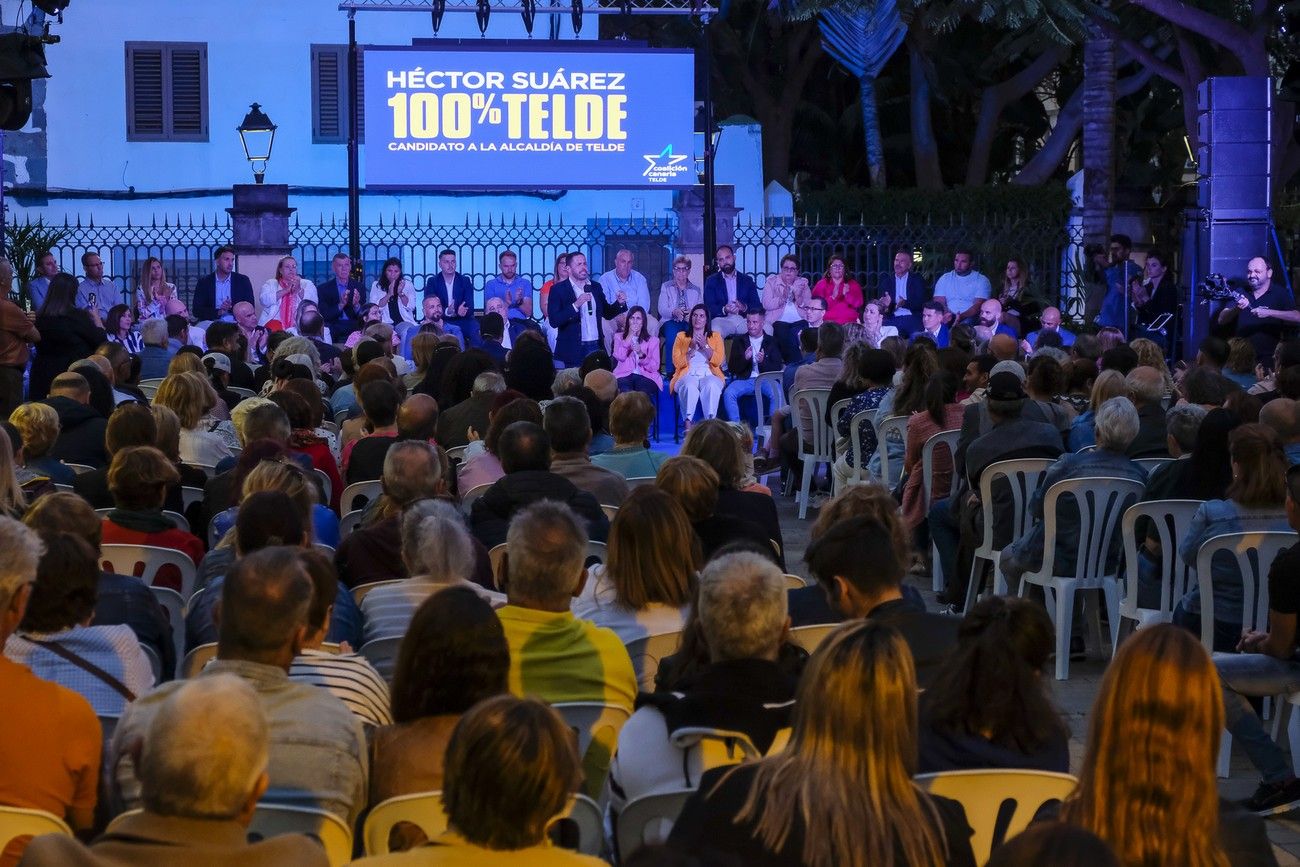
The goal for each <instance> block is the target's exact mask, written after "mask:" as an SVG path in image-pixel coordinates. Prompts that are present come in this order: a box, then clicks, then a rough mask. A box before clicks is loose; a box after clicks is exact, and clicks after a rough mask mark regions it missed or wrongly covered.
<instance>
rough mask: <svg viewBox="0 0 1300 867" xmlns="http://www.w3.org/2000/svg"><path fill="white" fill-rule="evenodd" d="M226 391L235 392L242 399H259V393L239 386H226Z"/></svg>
mask: <svg viewBox="0 0 1300 867" xmlns="http://www.w3.org/2000/svg"><path fill="white" fill-rule="evenodd" d="M226 390H227V391H233V392H234V393H235V394H237V395H239V396H240V397H257V392H255V391H253V390H252V389H251V388H240V387H239V386H238V385H228V386H226Z"/></svg>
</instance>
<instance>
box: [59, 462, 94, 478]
mask: <svg viewBox="0 0 1300 867" xmlns="http://www.w3.org/2000/svg"><path fill="white" fill-rule="evenodd" d="M64 466H65V467H67V468H68V469H70V470H72V471H73V472H74V473H76V474H77V475H81V474H82V473H93V472H94V471H95V468H94V467H92V466H90V465H89V464H67V463H65V464H64Z"/></svg>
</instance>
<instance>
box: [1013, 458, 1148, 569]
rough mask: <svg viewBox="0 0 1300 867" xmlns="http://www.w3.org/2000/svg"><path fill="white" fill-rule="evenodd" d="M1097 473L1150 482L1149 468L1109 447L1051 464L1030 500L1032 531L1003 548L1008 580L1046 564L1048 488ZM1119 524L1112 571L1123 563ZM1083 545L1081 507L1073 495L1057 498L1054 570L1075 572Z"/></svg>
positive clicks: (1110, 558)
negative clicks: (1044, 503) (1148, 478)
mask: <svg viewBox="0 0 1300 867" xmlns="http://www.w3.org/2000/svg"><path fill="white" fill-rule="evenodd" d="M1097 476H1112V477H1117V478H1122V479H1133V480H1135V481H1139V482H1142V483H1143V484H1146V480H1147V474H1146V470H1144V469H1142V467H1141V466H1139V465H1138V464H1135V463H1133V462H1132V461H1131V460H1129V459H1128V458H1127V457H1125V456H1124V455H1122V454H1118V453H1116V452H1112V451H1108V450H1106V449H1097V450H1095V451H1091V452H1078V453H1075V454H1067V455H1063V456H1062V457H1061V458H1060V459H1059V460H1058V461H1057V462H1056V463H1054V464H1052V466H1050V467H1048V469H1047V474H1046V475H1044V476H1043V481H1042V484H1040V485H1039V486H1038V490H1036V491H1034V495H1033V497H1031V498H1030V500H1029V514H1030V515H1031V516H1032V517H1033V519H1034V524H1033V526H1032V527H1030V529H1029V532H1028V533H1026V534H1025V535H1023V536H1021V537H1020V538H1019V539H1017V540H1016V541H1014V542H1012V543H1011V544H1010V545H1008V546H1007V547H1006V548H1005V549H1004V550H1003V552H1002V572H1003V574H1005V575H1006V576H1007V578H1008V580H1010V581H1012V582H1015V581H1018V580H1019V578H1020V576H1021V575H1023V574H1024V573H1025V572H1030V571H1034V570H1037V569H1041V568H1042V566H1043V546H1044V544H1045V542H1046V539H1045V535H1046V532H1047V528H1046V525H1044V523H1043V500H1044V499H1046V497H1047V491H1048V489H1049V488H1051V487H1052V485H1054V484H1056V483H1057V482H1063V481H1066V480H1068V479H1086V478H1094V477H1097ZM1118 526H1119V525H1118V524H1116V528H1117V529H1116V533H1115V543H1114V545H1112V547H1111V550H1110V553H1109V555H1108V556H1107V557H1106V567H1107V570H1108V571H1113V570H1114V569H1115V568H1116V566H1117V565H1118V563H1119V552H1120V548H1121V545H1120V544H1119V539H1120V537H1119V532H1118ZM1078 549H1079V508H1078V505H1077V504H1076V503H1075V501H1074V498H1073V497H1066V498H1065V499H1063V500H1058V501H1057V513H1056V555H1055V558H1054V560H1053V572H1054V573H1055V574H1057V575H1071V574H1073V573H1074V566H1075V555H1076V554H1077V553H1078Z"/></svg>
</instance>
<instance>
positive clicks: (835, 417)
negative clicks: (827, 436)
mask: <svg viewBox="0 0 1300 867" xmlns="http://www.w3.org/2000/svg"><path fill="white" fill-rule="evenodd" d="M852 402H853V398H851V397H843V398H840V399H839V400H837V401H835V403H833V404H831V427H832V428H837V429H838V427H839V424H840V415H841V414H842V413H843V412H844V410H846V409H848V408H849V404H850V403H852Z"/></svg>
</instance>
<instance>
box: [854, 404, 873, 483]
mask: <svg viewBox="0 0 1300 867" xmlns="http://www.w3.org/2000/svg"><path fill="white" fill-rule="evenodd" d="M876 415H877V410H874V409H864V410H859V411H858V412H855V413H854V414H853V415H852V417H850V418H849V438H848V440H847V443H848V449H849V453H850V454H852V456H853V467H852V471H851V472H852V475H851V476H850V479H851V480H852V479H865V478H866V477H867V463H868V462H869V461H870V460H871V455H864V454H863V453H862V426H863V425H864V424H865V425H870V426H871V427H872V429H874V428H875V426H876Z"/></svg>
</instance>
